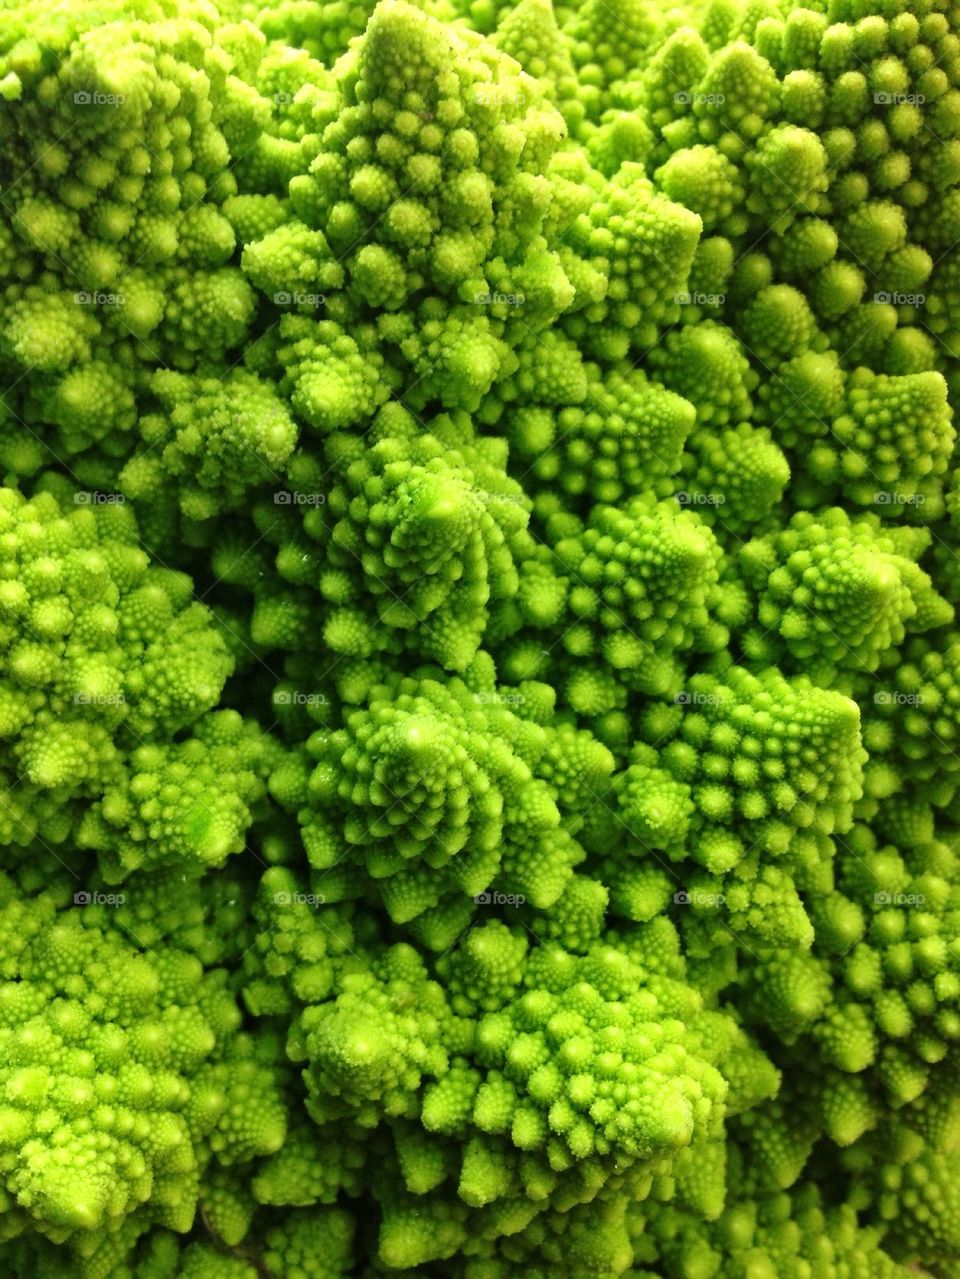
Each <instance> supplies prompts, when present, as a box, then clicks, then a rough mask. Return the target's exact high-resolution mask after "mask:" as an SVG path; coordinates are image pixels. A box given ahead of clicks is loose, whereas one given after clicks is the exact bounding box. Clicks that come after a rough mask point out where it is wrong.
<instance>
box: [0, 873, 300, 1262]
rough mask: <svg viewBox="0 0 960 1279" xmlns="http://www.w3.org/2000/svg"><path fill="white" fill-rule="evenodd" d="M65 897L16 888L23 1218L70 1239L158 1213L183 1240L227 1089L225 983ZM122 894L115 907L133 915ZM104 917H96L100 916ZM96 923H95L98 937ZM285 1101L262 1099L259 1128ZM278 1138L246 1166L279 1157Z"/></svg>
mask: <svg viewBox="0 0 960 1279" xmlns="http://www.w3.org/2000/svg"><path fill="white" fill-rule="evenodd" d="M89 896H90V895H89V894H88V893H86V892H80V893H76V894H75V895H74V901H75V903H80V904H79V905H75V906H74V908H73V909H72V910H69V909H68V910H65V911H64V910H60V911H58V910H57V909H56V905H55V902H54V900H53V898H52V897H48V896H43V895H40V896H35V897H33V898H27V897H24V896H22V895H21V894H18V893H16V892H15V891H14V889H13V885H12V884H11V883H10V881H9V880H5V881H4V884H3V898H4V904H3V913H4V919H5V922H4V936H5V938H6V939H7V940H6V943H5V948H4V949H5V952H6V953H5V960H4V976H5V978H6V981H5V984H4V986H3V988H2V991H0V1004H2V1005H3V1012H2V1015H0V1022H2V1028H0V1037H2V1039H3V1040H4V1051H3V1058H4V1074H5V1083H4V1095H5V1098H6V1102H5V1109H4V1119H3V1128H4V1134H5V1145H6V1147H7V1149H8V1150H9V1151H11V1152H16V1159H15V1162H14V1163H11V1164H10V1165H9V1167H8V1169H7V1172H6V1173H5V1185H6V1191H7V1193H8V1195H9V1196H10V1203H11V1207H12V1206H13V1205H14V1204H15V1205H16V1208H15V1211H16V1212H17V1213H18V1214H19V1215H20V1216H21V1217H22V1219H23V1224H24V1225H26V1224H27V1223H28V1222H32V1224H33V1226H34V1228H35V1229H37V1230H39V1231H41V1232H42V1233H44V1234H46V1235H48V1236H50V1237H52V1238H53V1239H54V1240H55V1241H57V1242H60V1241H62V1240H63V1239H65V1238H69V1237H70V1236H71V1235H75V1234H77V1233H83V1232H94V1231H96V1230H98V1229H100V1228H102V1227H103V1226H104V1225H105V1223H106V1222H107V1221H108V1220H117V1221H119V1220H122V1218H123V1217H124V1216H125V1215H127V1214H129V1213H131V1212H132V1211H134V1210H135V1209H137V1208H138V1207H140V1205H142V1204H145V1203H148V1202H151V1201H152V1202H153V1205H154V1206H153V1209H152V1211H153V1212H154V1214H155V1220H157V1221H158V1222H160V1223H162V1224H165V1225H168V1226H170V1227H171V1228H173V1229H174V1230H180V1231H183V1230H186V1229H188V1228H189V1226H190V1223H191V1221H192V1218H193V1212H194V1207H195V1203H196V1196H197V1174H198V1172H199V1171H200V1169H201V1168H202V1166H203V1163H204V1162H205V1161H206V1158H208V1157H209V1156H208V1155H205V1154H204V1144H205V1143H206V1142H207V1141H214V1144H215V1145H216V1141H215V1138H214V1137H213V1134H214V1132H215V1130H216V1128H217V1125H218V1124H220V1123H222V1120H223V1108H224V1106H225V1105H226V1104H228V1100H229V1093H230V1090H231V1089H232V1088H233V1087H235V1083H234V1082H231V1081H230V1080H229V1077H225V1082H228V1091H227V1093H226V1094H218V1092H217V1090H216V1089H212V1088H211V1087H210V1085H211V1083H212V1082H213V1076H212V1075H208V1073H207V1072H210V1071H212V1072H213V1073H214V1075H215V1074H216V1073H217V1072H219V1071H220V1070H221V1069H222V1068H221V1067H220V1066H219V1065H217V1064H216V1060H217V1057H218V1056H219V1054H220V1053H221V1052H222V1051H223V1048H222V1046H221V1044H220V1040H221V1037H222V1038H223V1040H224V1042H225V1043H229V1041H230V1037H231V1035H232V1034H233V1033H234V1032H235V1031H236V1028H237V1025H238V1020H239V1018H238V1014H237V1010H236V1008H235V1006H234V1003H233V1000H232V998H231V997H230V996H229V995H228V994H227V993H226V992H225V991H224V989H223V987H222V983H221V982H219V981H217V979H216V978H215V977H214V976H213V975H210V976H204V973H203V969H202V966H201V965H200V963H199V961H198V960H197V959H196V957H195V956H191V955H189V954H187V953H186V952H179V951H176V950H168V951H166V952H164V954H163V955H161V956H156V957H155V956H150V955H141V954H138V953H136V952H135V951H133V952H131V949H130V945H129V943H127V942H124V941H123V940H121V939H120V938H119V936H118V935H116V934H111V933H108V932H107V931H106V930H104V931H101V930H100V929H99V928H97V927H96V926H95V925H94V924H93V921H92V919H91V920H90V921H88V920H87V919H86V917H85V916H84V910H83V903H84V901H85V900H87V899H89ZM123 904H124V898H123V895H122V894H121V895H120V897H119V898H117V899H116V900H115V903H114V909H117V910H121V909H122V908H123ZM91 909H93V908H91ZM88 922H89V926H86V927H85V926H84V925H85V924H88ZM271 1104H274V1105H275V1104H276V1098H275V1097H271V1096H270V1095H269V1091H268V1093H266V1094H265V1093H264V1090H263V1085H262V1082H261V1087H260V1095H259V1097H258V1098H257V1101H256V1105H255V1107H254V1109H253V1110H252V1111H251V1112H250V1113H251V1115H255V1114H258V1113H259V1114H261V1115H266V1114H267V1113H268V1111H269V1107H270V1106H271ZM280 1115H281V1120H280V1128H279V1130H278V1131H277V1132H276V1133H274V1134H273V1136H271V1137H269V1138H267V1139H266V1140H261V1141H259V1142H257V1141H255V1142H254V1145H253V1147H252V1149H250V1151H249V1152H248V1153H247V1154H246V1156H245V1157H246V1158H250V1157H251V1156H252V1155H254V1154H261V1153H266V1152H267V1151H269V1150H270V1149H274V1148H276V1146H277V1145H279V1143H280V1142H281V1141H282V1140H283V1121H282V1115H283V1111H282V1108H281V1110H280Z"/></svg>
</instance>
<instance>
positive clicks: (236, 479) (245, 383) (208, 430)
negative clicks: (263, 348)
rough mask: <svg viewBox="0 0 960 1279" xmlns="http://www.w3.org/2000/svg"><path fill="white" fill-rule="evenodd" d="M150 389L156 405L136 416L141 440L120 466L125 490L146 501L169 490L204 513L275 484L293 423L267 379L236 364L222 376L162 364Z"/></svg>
mask: <svg viewBox="0 0 960 1279" xmlns="http://www.w3.org/2000/svg"><path fill="white" fill-rule="evenodd" d="M151 390H152V392H153V394H154V395H155V396H156V397H157V399H158V400H159V402H160V404H161V406H162V408H163V412H162V413H156V414H148V415H145V416H144V417H142V418H141V419H140V423H139V430H140V435H141V438H142V440H143V442H144V444H145V445H146V448H145V450H144V451H143V453H141V454H139V455H134V457H132V458H131V459H130V461H129V462H128V463H127V464H126V466H125V467H124V469H123V471H122V472H121V473H120V485H121V488H122V490H123V492H124V493H125V494H126V495H127V496H128V497H131V498H133V499H134V500H135V501H140V500H142V501H144V502H145V503H147V504H148V505H149V504H150V503H152V502H156V501H158V500H161V499H162V495H163V493H164V491H165V490H176V492H177V500H178V501H179V504H180V509H181V510H182V511H183V513H184V515H186V516H188V517H189V518H190V519H194V520H203V519H208V518H210V517H211V516H213V515H218V514H220V513H221V512H222V511H225V510H231V509H236V508H237V507H239V506H241V505H242V503H243V500H244V498H245V496H246V493H247V491H248V490H249V489H251V488H255V487H256V486H257V485H260V484H268V483H269V482H270V481H271V479H273V480H274V481H277V482H278V484H279V481H280V478H281V476H280V474H279V472H280V470H281V469H282V467H283V464H284V462H286V460H287V458H288V457H289V456H290V454H291V453H292V452H293V450H294V447H295V446H296V443H297V426H296V423H295V422H294V420H293V418H292V417H291V416H290V413H289V411H288V409H287V406H286V404H285V403H284V402H283V400H281V399H279V398H278V396H277V395H276V393H275V391H274V390H273V387H272V385H271V384H269V383H267V382H264V381H262V380H261V379H260V378H257V377H255V376H254V375H252V374H249V373H245V372H238V371H233V372H232V373H231V375H230V376H229V378H227V379H226V380H223V379H221V378H213V377H209V376H204V377H199V376H196V377H195V376H192V375H190V374H184V373H173V372H165V371H161V372H158V373H156V374H155V375H154V377H153V380H152V383H151Z"/></svg>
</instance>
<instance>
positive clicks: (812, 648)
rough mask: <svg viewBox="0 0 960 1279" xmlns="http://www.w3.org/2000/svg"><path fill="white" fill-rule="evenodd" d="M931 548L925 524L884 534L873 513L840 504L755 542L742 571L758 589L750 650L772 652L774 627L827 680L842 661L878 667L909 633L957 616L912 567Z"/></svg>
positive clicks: (745, 553) (795, 520) (865, 667)
mask: <svg viewBox="0 0 960 1279" xmlns="http://www.w3.org/2000/svg"><path fill="white" fill-rule="evenodd" d="M928 545H929V535H928V534H927V533H926V531H925V530H920V529H908V528H893V529H889V530H888V529H885V528H884V526H883V525H882V524H881V522H880V519H879V518H878V517H877V516H875V515H867V516H862V517H861V518H860V519H858V520H851V519H850V517H849V516H848V515H847V514H846V513H845V512H844V511H842V510H840V509H839V508H836V507H834V508H831V509H829V510H826V511H824V512H823V513H822V514H821V515H820V517H819V518H817V517H814V516H813V515H809V514H806V513H804V514H800V515H796V516H794V518H793V519H792V520H791V521H790V523H789V524H788V525H787V526H786V528H785V529H784V530H783V531H781V532H779V533H775V534H768V535H767V536H765V537H763V538H755V539H753V540H752V541H750V542H748V543H747V544H746V545H745V546H744V547H743V548H742V550H741V552H740V564H741V566H742V569H743V572H744V575H745V577H746V579H747V581H748V582H749V583H750V585H751V587H752V588H753V589H754V590H756V591H758V592H759V595H758V604H757V622H758V629H757V630H756V631H754V632H753V633H751V632H747V634H746V635H745V637H744V645H745V647H746V648H747V651H749V652H751V653H752V654H754V655H755V656H758V657H760V656H765V657H769V656H774V652H773V648H774V646H773V645H772V644H771V642H770V641H771V634H772V633H774V632H775V633H777V634H779V636H780V637H781V640H782V643H783V645H784V646H785V648H786V649H787V650H788V652H789V653H790V654H791V656H792V657H793V658H794V659H795V660H796V661H798V662H802V663H803V664H804V669H806V670H808V671H810V670H811V668H812V669H813V670H814V671H816V673H817V675H818V677H819V678H820V679H822V681H823V682H824V683H832V682H834V677H835V674H836V669H837V668H838V667H840V668H851V669H855V670H867V671H873V670H876V669H877V667H878V666H880V664H881V662H882V661H883V659H884V658H885V657H888V656H889V654H890V650H892V649H894V648H897V647H899V645H901V644H902V643H903V641H904V638H905V636H906V635H907V633H908V631H914V632H915V631H918V630H931V629H934V628H936V627H939V626H944V625H946V624H947V623H948V622H950V621H951V620H952V616H953V611H952V609H951V608H950V606H949V605H948V604H947V602H946V600H944V599H943V598H942V597H941V596H940V595H938V594H937V592H936V591H935V590H934V588H933V584H932V583H931V581H930V578H929V577H928V576H927V574H926V573H925V572H924V571H923V570H922V569H921V568H920V567H919V566H918V565H917V563H916V560H917V559H918V558H919V556H920V554H922V552H923V551H924V550H925V549H926V547H927V546H928ZM761 632H762V633H761Z"/></svg>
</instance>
